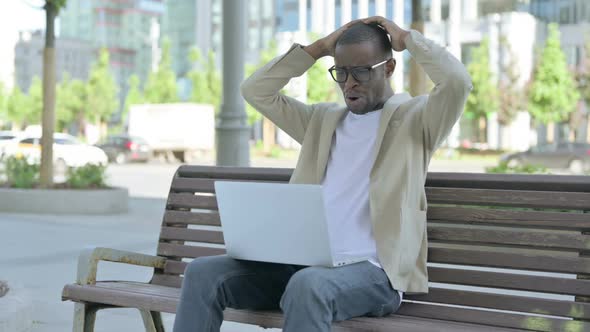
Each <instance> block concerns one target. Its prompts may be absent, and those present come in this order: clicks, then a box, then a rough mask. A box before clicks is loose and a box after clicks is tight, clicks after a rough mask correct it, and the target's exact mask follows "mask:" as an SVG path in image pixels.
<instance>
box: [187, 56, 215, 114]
mask: <svg viewBox="0 0 590 332" xmlns="http://www.w3.org/2000/svg"><path fill="white" fill-rule="evenodd" d="M189 60H190V61H191V63H192V64H193V69H192V70H191V71H190V72H189V73H188V78H189V80H190V81H191V86H192V87H191V95H190V101H192V102H195V103H201V104H211V105H213V107H214V108H215V111H216V113H217V112H218V111H219V107H220V105H221V74H220V73H219V70H217V66H216V65H215V54H213V52H212V51H210V52H209V53H208V54H207V59H204V57H203V55H202V54H201V51H200V50H199V48H197V47H195V48H193V49H192V50H191V52H190V54H189Z"/></svg>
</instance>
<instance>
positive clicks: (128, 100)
mask: <svg viewBox="0 0 590 332" xmlns="http://www.w3.org/2000/svg"><path fill="white" fill-rule="evenodd" d="M128 84H129V90H128V92H127V96H126V97H125V107H124V109H123V114H122V115H121V122H122V123H123V124H124V123H127V116H128V115H129V108H130V107H131V105H137V104H141V103H143V94H142V93H141V89H140V88H139V77H138V76H137V75H135V74H134V75H131V76H130V77H129V81H128Z"/></svg>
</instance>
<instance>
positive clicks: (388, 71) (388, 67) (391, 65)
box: [385, 58, 397, 78]
mask: <svg viewBox="0 0 590 332" xmlns="http://www.w3.org/2000/svg"><path fill="white" fill-rule="evenodd" d="M396 64H397V62H396V61H395V59H393V58H391V60H389V61H387V63H385V77H387V78H390V77H391V76H392V75H393V72H394V71H395V66H396Z"/></svg>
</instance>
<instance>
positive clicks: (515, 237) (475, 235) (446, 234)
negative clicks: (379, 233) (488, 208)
mask: <svg viewBox="0 0 590 332" xmlns="http://www.w3.org/2000/svg"><path fill="white" fill-rule="evenodd" d="M427 234H428V239H429V240H431V241H442V242H445V241H449V242H460V243H474V244H482V245H485V244H501V245H518V246H527V247H537V248H553V249H575V250H588V249H590V236H587V235H582V234H580V233H573V232H568V233H561V232H560V233H558V232H553V233H552V232H547V231H531V230H517V229H513V230H512V229H511V230H506V229H490V228H489V227H485V228H483V229H474V228H465V227H461V226H441V225H436V226H434V225H432V224H431V225H428V233H427Z"/></svg>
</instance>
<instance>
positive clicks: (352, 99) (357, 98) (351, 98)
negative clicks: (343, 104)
mask: <svg viewBox="0 0 590 332" xmlns="http://www.w3.org/2000/svg"><path fill="white" fill-rule="evenodd" d="M346 99H348V100H349V101H357V100H359V99H360V97H347V98H346Z"/></svg>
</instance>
